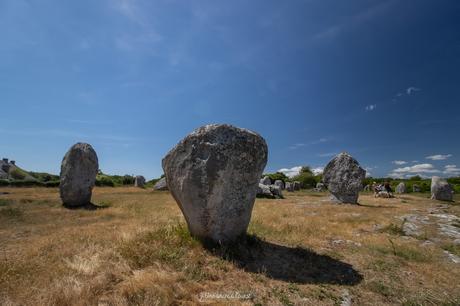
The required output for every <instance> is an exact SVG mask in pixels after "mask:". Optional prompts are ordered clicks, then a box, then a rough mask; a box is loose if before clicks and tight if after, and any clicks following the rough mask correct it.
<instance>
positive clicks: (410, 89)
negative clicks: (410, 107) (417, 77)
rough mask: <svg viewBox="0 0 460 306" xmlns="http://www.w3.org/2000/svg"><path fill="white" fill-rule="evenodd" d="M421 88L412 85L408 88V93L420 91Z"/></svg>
mask: <svg viewBox="0 0 460 306" xmlns="http://www.w3.org/2000/svg"><path fill="white" fill-rule="evenodd" d="M420 90H421V89H420V88H417V87H414V86H411V87H408V88H407V89H406V93H407V95H409V96H410V95H411V94H412V93H414V92H416V91H420Z"/></svg>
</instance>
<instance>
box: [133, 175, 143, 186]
mask: <svg viewBox="0 0 460 306" xmlns="http://www.w3.org/2000/svg"><path fill="white" fill-rule="evenodd" d="M144 185H145V177H143V176H142V175H138V176H136V178H135V180H134V187H140V188H142V187H144Z"/></svg>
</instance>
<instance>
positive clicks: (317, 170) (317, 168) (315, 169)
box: [311, 167, 324, 175]
mask: <svg viewBox="0 0 460 306" xmlns="http://www.w3.org/2000/svg"><path fill="white" fill-rule="evenodd" d="M323 171H324V167H316V168H313V169H311V172H313V174H314V175H318V174H322V173H323Z"/></svg>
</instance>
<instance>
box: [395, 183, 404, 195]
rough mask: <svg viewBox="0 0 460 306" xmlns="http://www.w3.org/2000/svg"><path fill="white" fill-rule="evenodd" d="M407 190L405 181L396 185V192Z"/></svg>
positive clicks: (400, 192)
mask: <svg viewBox="0 0 460 306" xmlns="http://www.w3.org/2000/svg"><path fill="white" fill-rule="evenodd" d="M406 192H407V190H406V184H404V182H401V183H399V184H398V186H396V193H399V194H402V193H406Z"/></svg>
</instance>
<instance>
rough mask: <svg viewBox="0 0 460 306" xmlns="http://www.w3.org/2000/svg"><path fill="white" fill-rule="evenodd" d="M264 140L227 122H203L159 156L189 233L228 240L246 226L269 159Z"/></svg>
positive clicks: (238, 234) (202, 237) (236, 235)
mask: <svg viewBox="0 0 460 306" xmlns="http://www.w3.org/2000/svg"><path fill="white" fill-rule="evenodd" d="M267 157H268V148H267V144H266V142H265V140H264V139H263V138H262V137H261V136H260V135H258V134H257V133H255V132H252V131H249V130H246V129H241V128H237V127H234V126H231V125H225V124H224V125H217V124H213V125H206V126H203V127H200V128H198V129H197V130H195V131H194V132H192V133H191V134H189V135H188V136H186V137H185V138H184V139H183V140H182V141H181V142H179V143H178V144H177V145H176V147H174V148H173V149H172V150H171V151H170V152H169V153H168V154H167V155H166V156H165V158H164V159H163V170H164V172H165V175H166V181H167V184H168V187H169V190H170V191H171V193H172V195H173V197H174V199H175V200H176V202H177V203H178V205H179V207H180V209H181V210H182V213H183V214H184V217H185V219H186V221H187V224H188V227H189V230H190V232H191V234H192V235H194V236H195V237H197V238H199V239H202V240H212V241H214V242H222V243H223V242H227V241H231V240H234V239H235V238H237V237H238V236H240V235H242V234H244V233H245V232H246V230H247V227H248V224H249V221H250V218H251V213H252V208H253V206H254V201H255V198H256V193H257V188H258V186H259V180H260V177H261V175H262V172H263V170H264V168H265V165H266V163H267Z"/></svg>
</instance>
